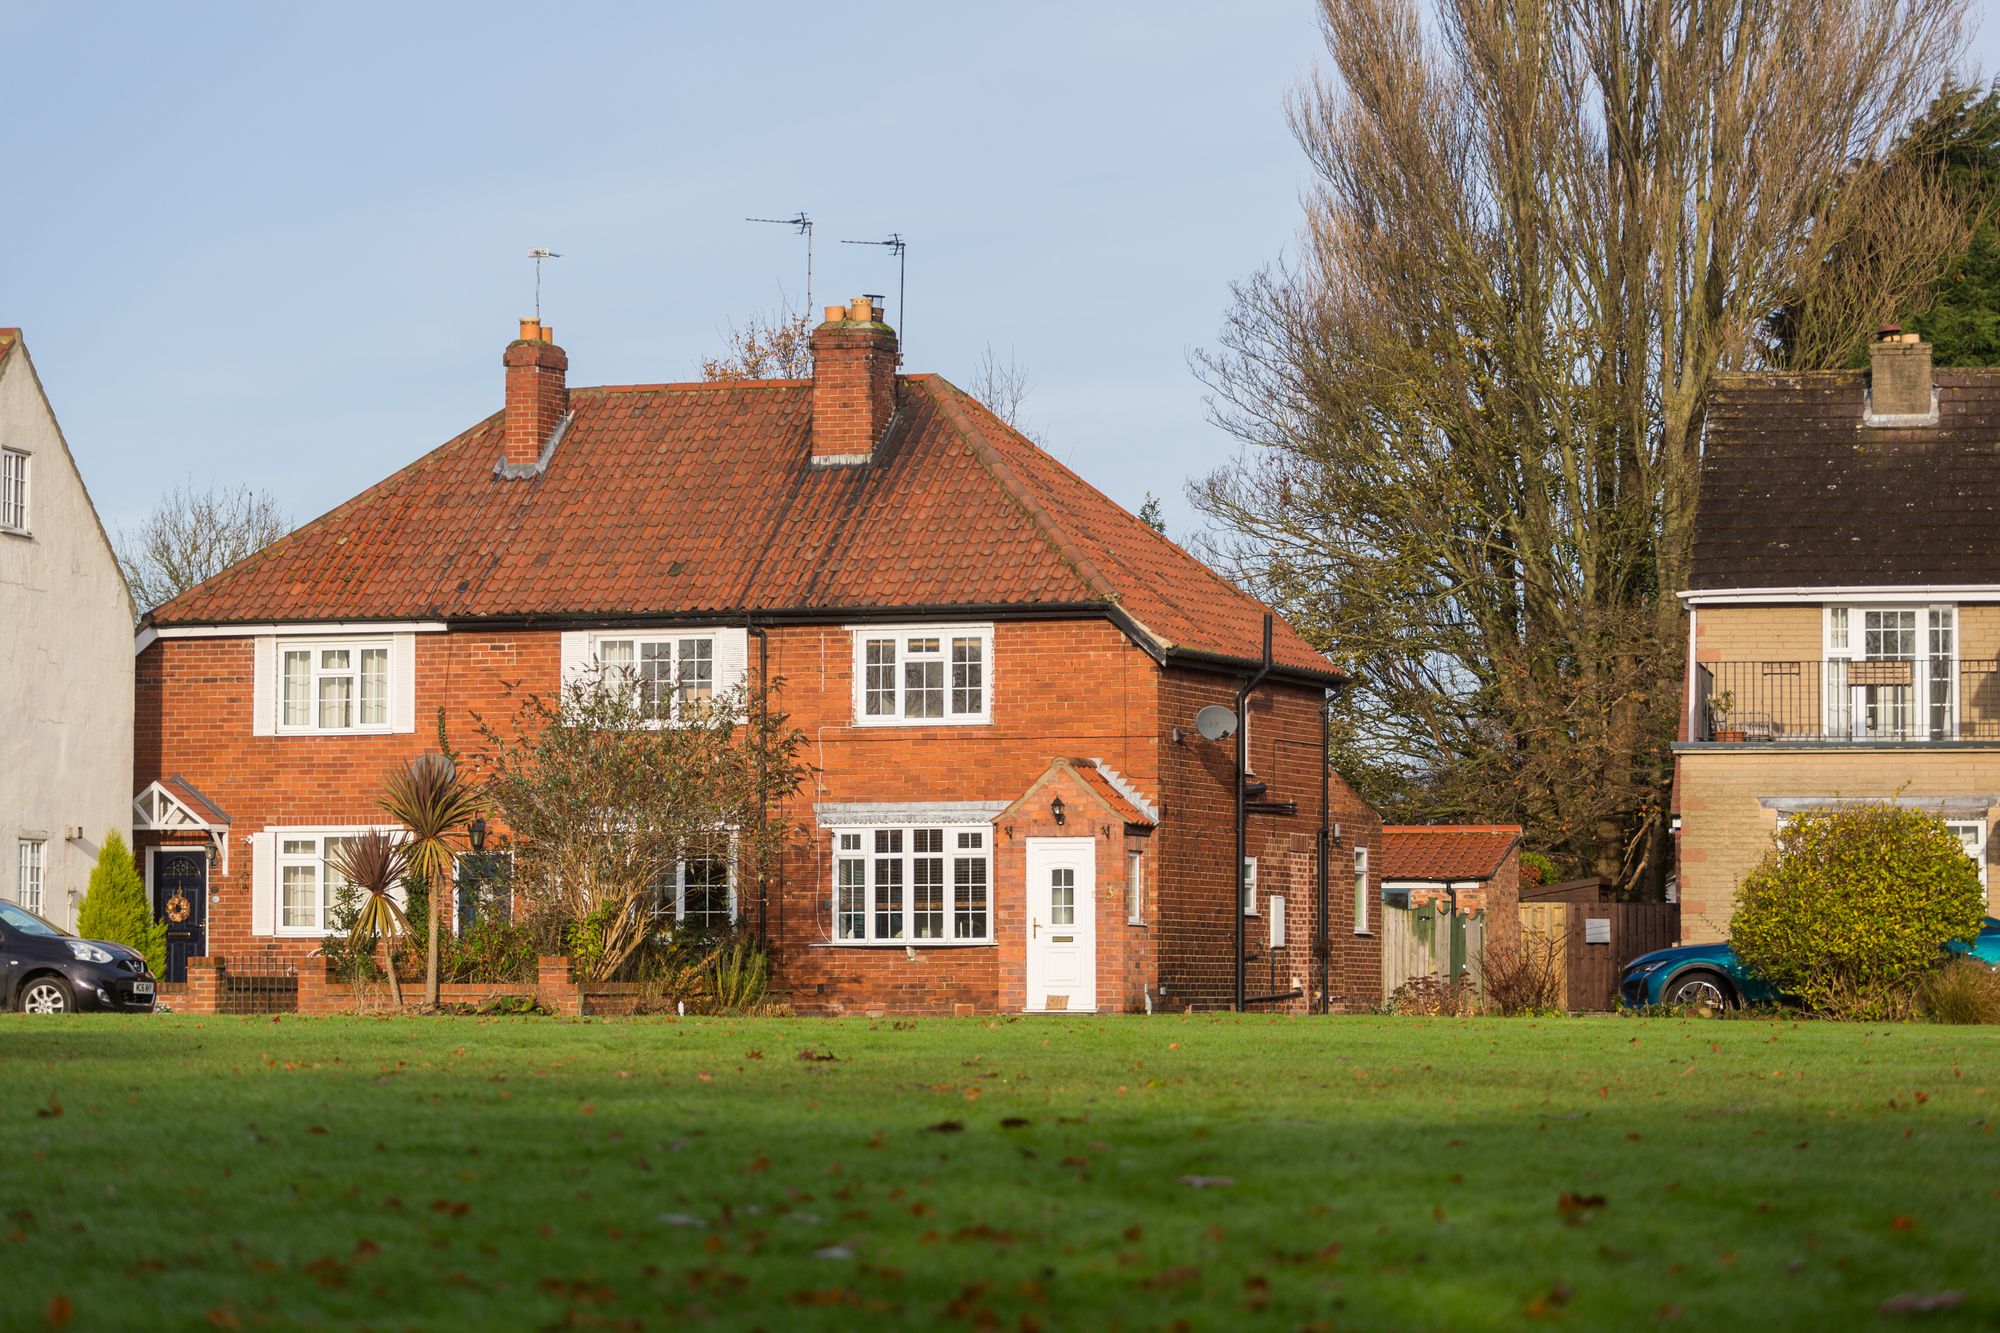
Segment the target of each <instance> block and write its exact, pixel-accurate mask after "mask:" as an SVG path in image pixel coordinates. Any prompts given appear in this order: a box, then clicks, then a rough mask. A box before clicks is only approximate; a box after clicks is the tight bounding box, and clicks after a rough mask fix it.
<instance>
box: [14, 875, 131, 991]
mask: <svg viewBox="0 0 2000 1333" xmlns="http://www.w3.org/2000/svg"><path fill="white" fill-rule="evenodd" d="M0 963H4V964H5V965H6V971H7V975H6V980H5V981H4V982H0V1008H4V1009H20V1010H22V1011H24V1012H26V1013H30V1014H68V1013H76V1012H79V1011H87V1010H104V1011H109V1012H111V1013H119V1014H144V1013H150V1012H152V1008H153V998H154V993H155V989H156V988H155V986H154V983H153V974H152V973H151V972H149V971H148V970H147V969H146V960H145V958H144V956H142V955H141V954H139V953H137V952H135V951H134V950H132V949H128V948H126V947H125V946H124V945H122V944H111V943H109V942H107V941H104V940H80V939H77V938H76V937H75V936H74V935H71V934H70V933H69V932H68V931H65V930H63V929H61V928H60V927H58V926H53V925H50V924H49V923H48V922H46V921H44V920H42V919H41V918H40V917H38V916H36V915H35V914H34V913H33V912H30V911H28V910H27V909H26V908H24V907H18V906H16V905H15V904H13V903H7V902H0Z"/></svg>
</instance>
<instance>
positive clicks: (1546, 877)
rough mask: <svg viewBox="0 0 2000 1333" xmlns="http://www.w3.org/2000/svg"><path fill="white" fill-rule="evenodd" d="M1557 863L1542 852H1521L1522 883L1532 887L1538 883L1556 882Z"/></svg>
mask: <svg viewBox="0 0 2000 1333" xmlns="http://www.w3.org/2000/svg"><path fill="white" fill-rule="evenodd" d="M1556 882H1557V878H1556V863H1555V862H1554V861H1552V860H1550V859H1549V858H1548V857H1546V856H1543V855H1542V854H1541V853H1540V852H1522V853H1521V883H1523V884H1525V885H1528V886H1530V887H1532V886H1534V885H1537V884H1554V883H1556Z"/></svg>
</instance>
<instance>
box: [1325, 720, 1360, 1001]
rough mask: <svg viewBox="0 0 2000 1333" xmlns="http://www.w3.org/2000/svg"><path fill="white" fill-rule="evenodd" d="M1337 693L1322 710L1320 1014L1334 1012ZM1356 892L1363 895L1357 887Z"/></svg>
mask: <svg viewBox="0 0 2000 1333" xmlns="http://www.w3.org/2000/svg"><path fill="white" fill-rule="evenodd" d="M1332 799H1333V693H1332V691H1328V692H1327V696H1326V702H1325V703H1323V704H1321V705H1320V710H1319V1011H1320V1012H1321V1013H1323V1014H1330V1013H1332V1012H1333V990H1332V983H1331V980H1330V978H1331V974H1332V967H1331V964H1332V954H1333V932H1332V930H1331V929H1330V928H1329V927H1328V926H1327V923H1326V913H1327V905H1328V904H1327V898H1328V895H1327V887H1326V871H1327V860H1328V847H1327V843H1328V840H1329V837H1330V835H1331V833H1332V818H1333V812H1332V810H1331V809H1330V806H1331V804H1332ZM1354 891H1355V892H1356V893H1359V892H1361V889H1360V886H1359V885H1357V886H1355V890H1354Z"/></svg>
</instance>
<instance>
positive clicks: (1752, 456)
mask: <svg viewBox="0 0 2000 1333" xmlns="http://www.w3.org/2000/svg"><path fill="white" fill-rule="evenodd" d="M1934 384H1935V387H1936V389H1937V396H1938V424H1937V425H1936V426H1934V427H1925V428H1894V429H1881V428H1874V427H1868V426H1864V425H1863V424H1862V410H1863V394H1864V391H1865V389H1866V388H1867V385H1868V376H1867V374H1866V373H1865V372H1862V371H1827V372H1818V373H1814V374H1805V375H1735V376H1729V377H1727V378H1725V379H1724V380H1723V381H1722V382H1721V384H1720V385H1718V387H1717V389H1716V392H1715V395H1714V397H1713V400H1712V402H1711V406H1710V410H1709V437H1708V444H1707V452H1706V455H1705V457H1704V459H1703V464H1702V474H1701V494H1700V501H1699V505H1698V508H1697V512H1696V518H1695V540H1694V559H1693V569H1692V575H1691V577H1690V579H1689V586H1690V588H1691V589H1693V590H1695V591H1705V590H1724V589H1731V588H1835V587H1910V586H1917V585H1926V584H1939V585H1951V584H1992V583H2000V370H1938V371H1937V372H1936V373H1935V377H1934Z"/></svg>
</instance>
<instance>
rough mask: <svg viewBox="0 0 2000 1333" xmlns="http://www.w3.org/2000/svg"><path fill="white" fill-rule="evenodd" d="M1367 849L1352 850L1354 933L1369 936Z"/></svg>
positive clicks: (1357, 848)
mask: <svg viewBox="0 0 2000 1333" xmlns="http://www.w3.org/2000/svg"><path fill="white" fill-rule="evenodd" d="M1368 898H1369V889H1368V849H1367V848H1366V847H1356V848H1355V849H1354V933H1355V934H1357V935H1366V934H1369V933H1370V932H1369V929H1368Z"/></svg>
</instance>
